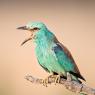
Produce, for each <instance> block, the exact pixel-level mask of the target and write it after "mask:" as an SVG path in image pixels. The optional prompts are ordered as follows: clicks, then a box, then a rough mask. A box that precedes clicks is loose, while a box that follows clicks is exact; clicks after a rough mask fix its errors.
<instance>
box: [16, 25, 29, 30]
mask: <svg viewBox="0 0 95 95" xmlns="http://www.w3.org/2000/svg"><path fill="white" fill-rule="evenodd" d="M17 29H22V30H28V29H27V27H26V26H21V27H18V28H17Z"/></svg>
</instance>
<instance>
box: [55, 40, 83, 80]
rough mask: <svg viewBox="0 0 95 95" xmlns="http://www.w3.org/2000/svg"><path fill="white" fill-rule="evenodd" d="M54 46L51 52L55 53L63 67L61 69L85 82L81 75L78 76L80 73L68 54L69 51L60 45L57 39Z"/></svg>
mask: <svg viewBox="0 0 95 95" xmlns="http://www.w3.org/2000/svg"><path fill="white" fill-rule="evenodd" d="M55 43H56V46H55V47H53V50H54V52H55V55H56V57H57V59H58V61H59V63H60V64H61V65H62V66H63V68H64V69H65V70H66V71H68V72H70V73H71V74H73V75H75V76H77V77H79V78H81V79H83V80H85V79H84V78H83V77H82V75H81V74H80V71H79V69H78V67H77V65H76V63H75V61H74V59H73V57H72V55H71V53H70V51H69V50H68V49H67V48H66V47H65V46H64V45H63V44H61V43H60V42H59V41H58V40H57V39H55Z"/></svg>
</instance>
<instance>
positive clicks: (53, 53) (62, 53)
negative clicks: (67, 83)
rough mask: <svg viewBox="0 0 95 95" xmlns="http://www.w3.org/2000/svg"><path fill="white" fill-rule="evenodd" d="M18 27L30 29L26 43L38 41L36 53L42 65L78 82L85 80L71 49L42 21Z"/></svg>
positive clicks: (48, 70) (54, 72) (53, 73)
mask: <svg viewBox="0 0 95 95" xmlns="http://www.w3.org/2000/svg"><path fill="white" fill-rule="evenodd" d="M18 29H23V30H28V31H30V32H31V35H30V37H29V38H28V39H26V40H25V41H24V42H23V43H22V45H23V44H24V43H26V42H27V41H29V40H33V42H34V43H36V47H35V53H36V56H37V60H38V63H39V64H40V66H41V67H42V68H43V69H44V70H46V71H47V72H49V73H51V75H58V77H57V80H58V79H60V77H63V78H66V79H67V75H68V74H69V75H70V76H71V78H72V79H73V80H75V81H77V82H79V83H80V82H81V81H80V79H82V80H85V79H84V78H83V76H82V75H81V73H80V71H79V69H78V67H77V65H76V63H75V61H74V59H73V57H72V55H71V53H70V52H69V50H68V49H67V48H66V47H65V46H64V45H63V44H62V43H60V42H59V41H58V39H57V38H56V36H55V35H54V34H53V33H52V32H51V31H50V30H49V29H48V28H47V27H46V25H45V24H44V23H42V22H30V23H28V24H27V25H25V26H22V27H18Z"/></svg>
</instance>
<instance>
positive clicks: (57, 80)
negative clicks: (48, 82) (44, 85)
mask: <svg viewBox="0 0 95 95" xmlns="http://www.w3.org/2000/svg"><path fill="white" fill-rule="evenodd" d="M60 79H61V76H60V75H56V77H55V85H56V83H59V82H60Z"/></svg>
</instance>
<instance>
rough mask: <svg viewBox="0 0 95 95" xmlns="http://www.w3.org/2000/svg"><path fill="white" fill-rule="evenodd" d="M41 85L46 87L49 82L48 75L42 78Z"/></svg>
mask: <svg viewBox="0 0 95 95" xmlns="http://www.w3.org/2000/svg"><path fill="white" fill-rule="evenodd" d="M42 82H43V86H45V87H48V86H47V84H48V83H49V77H47V78H45V79H43V80H42Z"/></svg>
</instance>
